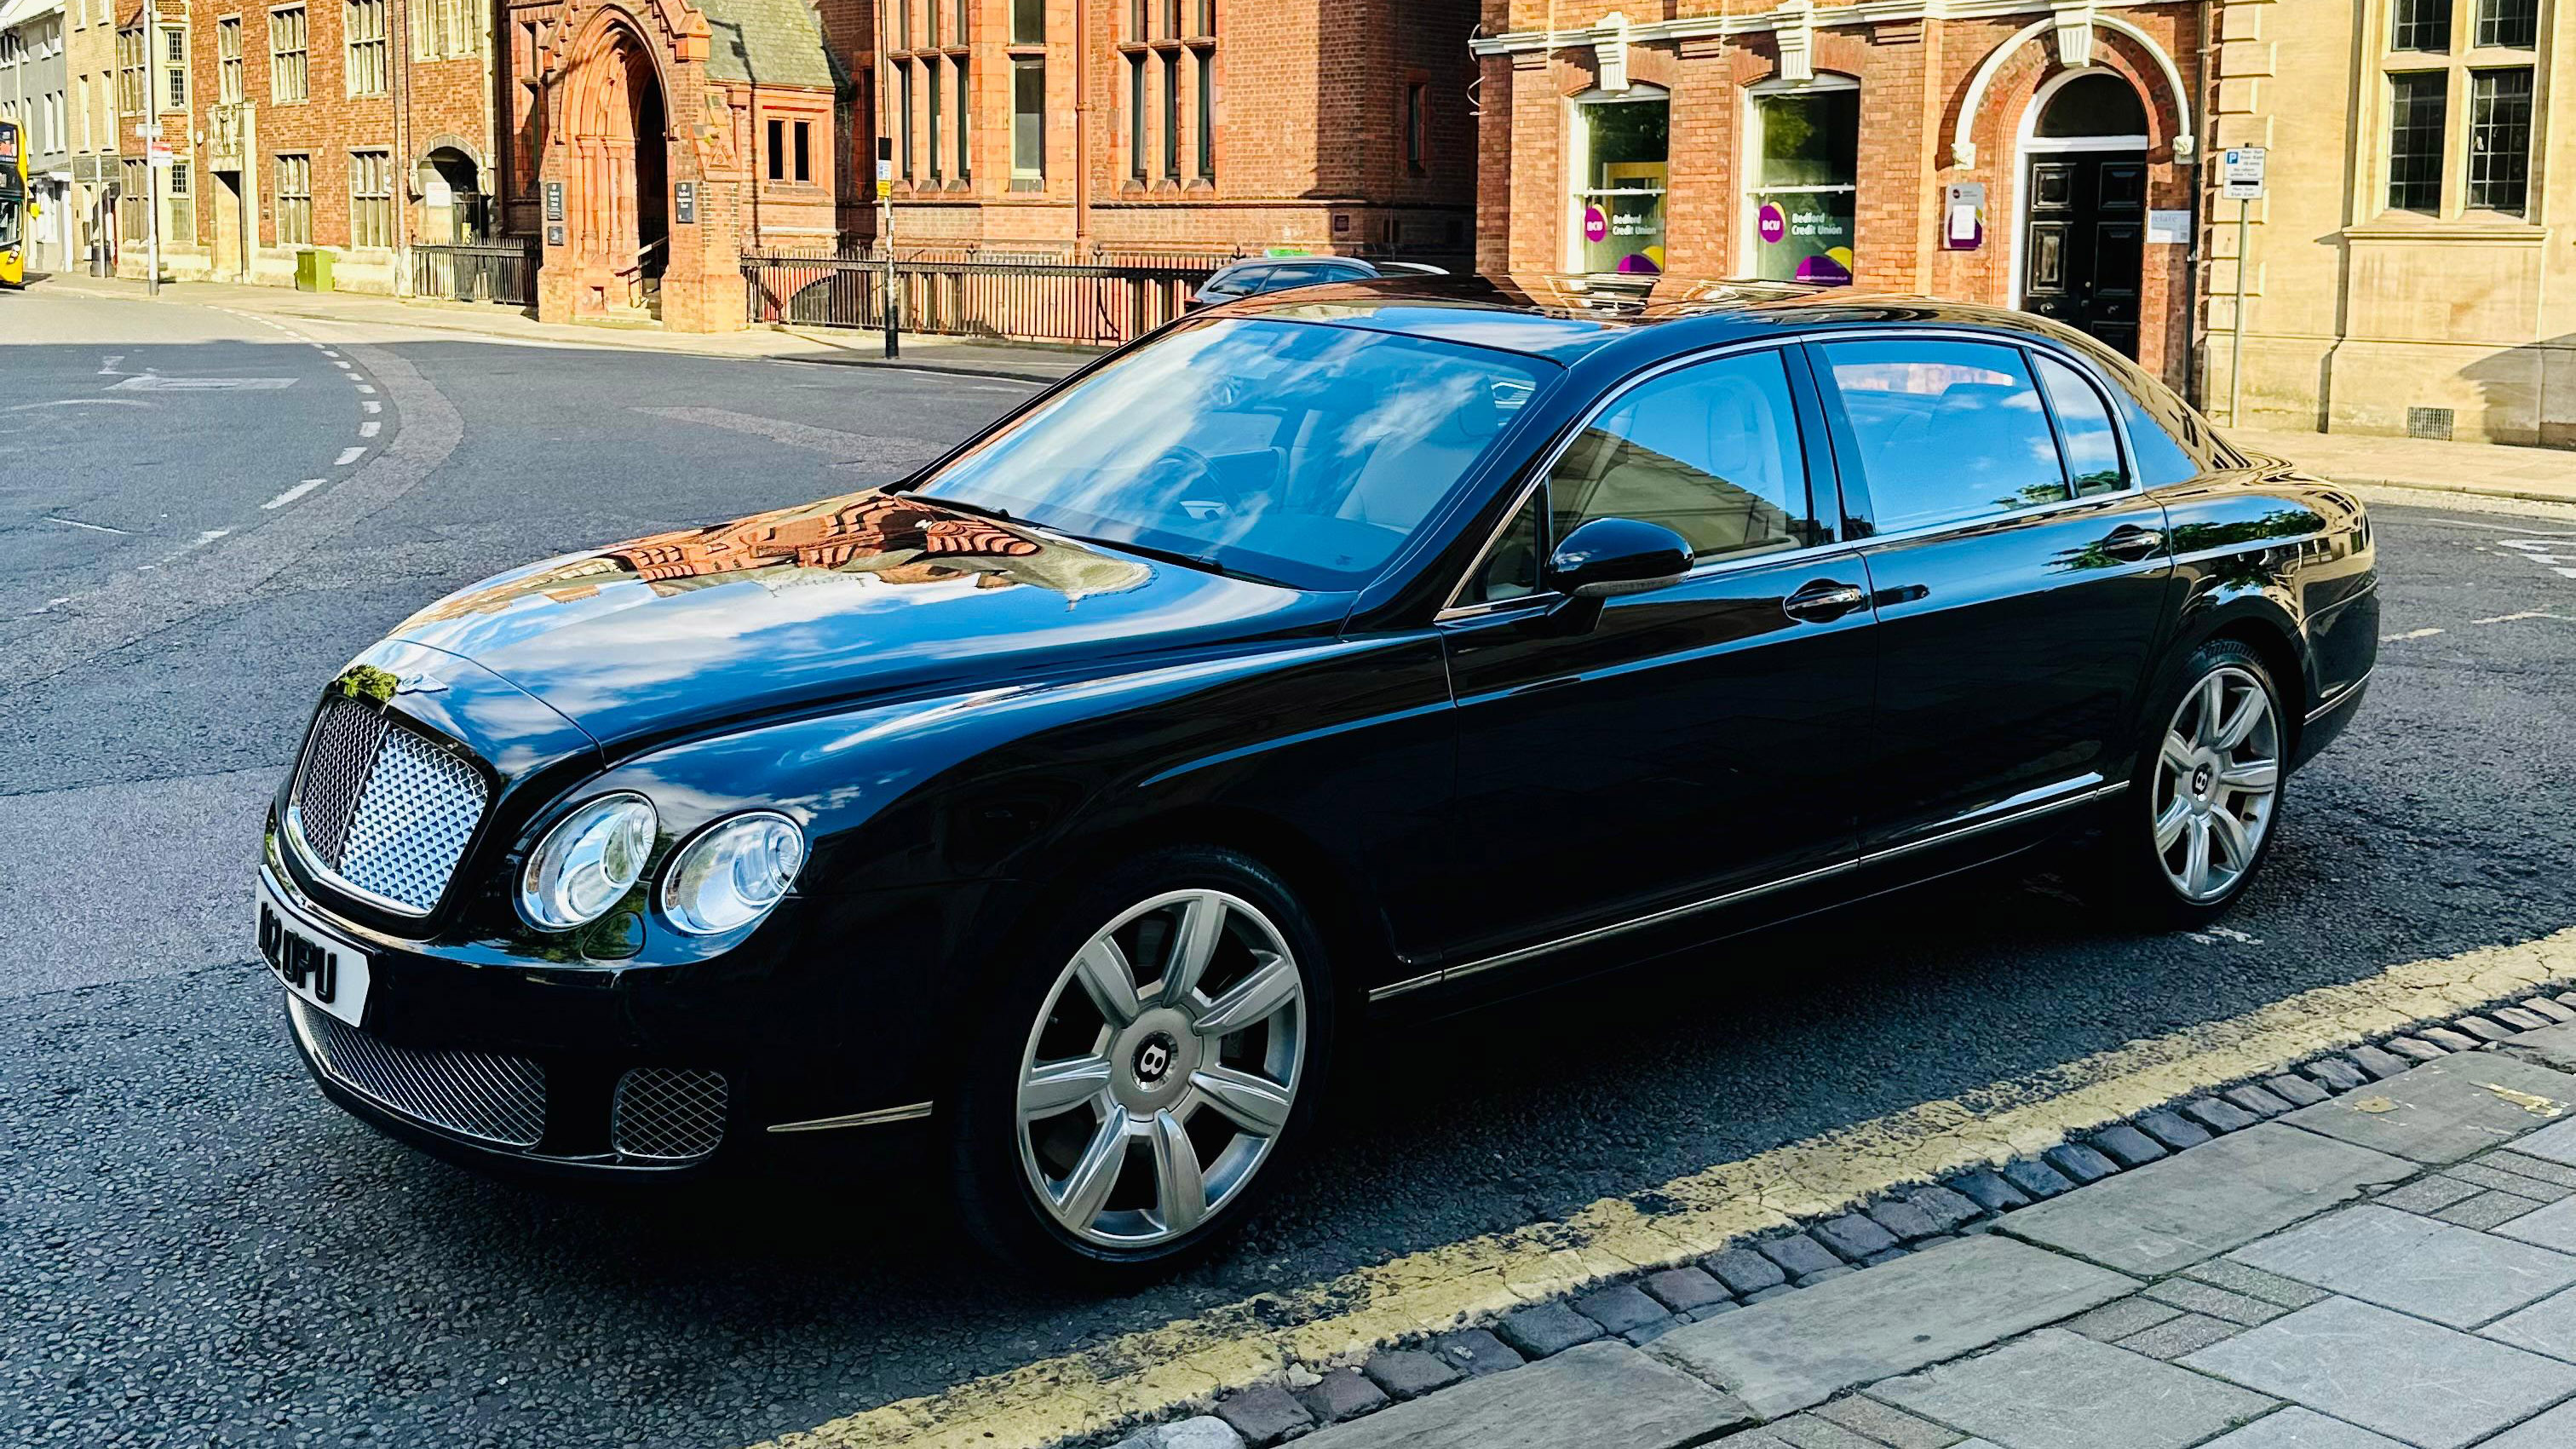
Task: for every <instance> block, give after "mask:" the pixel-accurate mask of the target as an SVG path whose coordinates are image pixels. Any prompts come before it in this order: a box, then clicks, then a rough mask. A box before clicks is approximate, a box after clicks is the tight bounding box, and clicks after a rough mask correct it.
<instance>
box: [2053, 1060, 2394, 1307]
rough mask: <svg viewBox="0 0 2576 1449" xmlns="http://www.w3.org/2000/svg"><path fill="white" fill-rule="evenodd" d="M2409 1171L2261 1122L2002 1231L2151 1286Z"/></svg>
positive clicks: (2374, 1155)
mask: <svg viewBox="0 0 2576 1449" xmlns="http://www.w3.org/2000/svg"><path fill="white" fill-rule="evenodd" d="M2339 1100H2340V1099H2339ZM2325 1105H2327V1106H2329V1107H2330V1106H2333V1105H2335V1104H2334V1103H2332V1102H2329V1103H2327V1104H2325ZM2303 1110H2307V1111H2314V1110H2317V1109H2315V1108H2307V1109H2303ZM2294 1115H2295V1114H2294ZM2415 1170H2416V1169H2415V1168H2414V1166H2413V1165H2412V1164H2410V1163H2407V1162H2404V1161H2401V1160H2399V1159H2398V1158H2395V1157H2391V1156H2389V1155H2388V1154H2386V1153H2384V1152H2375V1151H2372V1150H2370V1149H2369V1148H2366V1147H2357V1146H2354V1145H2353V1144H2351V1143H2349V1142H2341V1141H2337V1140H2335V1139H2333V1138H2330V1137H2321V1136H2319V1135H2317V1134H2316V1133H2313V1132H2301V1131H2299V1130H2298V1129H2296V1128H2294V1127H2284V1126H2282V1125H2281V1124H2280V1123H2279V1122H2264V1123H2258V1124H2257V1125H2255V1126H2252V1127H2248V1128H2246V1129H2245V1130H2244V1131H2242V1132H2234V1133H2230V1134H2228V1135H2227V1136H2225V1137H2222V1138H2219V1139H2218V1140H2216V1141H2214V1142H2209V1143H2206V1144H2204V1145H2202V1146H2199V1147H2195V1148H2192V1149H2191V1150H2190V1151H2188V1152H2181V1153H2176V1154H2175V1155H2174V1156H2172V1157H2168V1158H2166V1159H2165V1160H2163V1161H2161V1162H2150V1163H2148V1164H2147V1165H2146V1166H2144V1167H2136V1168H2131V1169H2130V1170H2129V1171H2127V1172H2124V1173H2121V1174H2120V1175H2119V1176H2117V1177H2114V1178H2110V1179H2108V1180H2106V1181H2103V1182H2097V1183H2095V1184H2093V1185H2092V1186H2091V1187H2087V1188H2084V1189H2082V1190H2080V1191H2077V1192H2073V1193H2069V1194H2067V1195H2066V1196H2064V1197H2061V1198H2057V1199H2054V1200H2053V1201H2049V1202H2044V1203H2040V1204H2038V1205H2036V1206H2034V1207H2026V1208H2023V1209H2022V1210H2021V1211H2019V1212H2017V1213H2015V1214H2013V1215H2012V1216H2011V1217H2009V1218H2006V1219H2005V1220H2004V1224H2003V1228H2002V1231H2004V1232H2007V1233H2010V1234H2012V1235H2013V1236H2015V1237H2020V1238H2026V1239H2028V1240H2030V1241H2031V1242H2034V1243H2042V1244H2045V1245H2047V1246H2049V1247H2052V1248H2059V1249H2063V1250H2064V1251H2066V1252H2069V1253H2073V1254H2075V1255H2077V1256H2078V1257H2082V1258H2089V1259H2091V1260H2092V1261H2094V1262H2096V1263H2102V1264H2106V1265H2108V1266H2110V1267H2113V1268H2117V1269H2119V1270H2120V1271H2122V1272H2124V1273H2137V1274H2141V1275H2145V1276H2149V1277H2153V1276H2157V1275H2160V1274H2165V1273H2171V1272H2174V1271H2176V1270H2177V1269H2181V1268H2186V1267H2189V1266H2190V1265H2191V1264H2193V1263H2197V1262H2199V1261H2201V1260H2202V1259H2204V1258H2213V1257H2216V1256H2217V1255H2219V1254H2221V1253H2224V1252H2226V1251H2227V1250H2228V1249H2230V1248H2235V1247H2240V1246H2242V1245H2244V1244H2246V1243H2250V1242H2252V1241H2253V1240H2254V1239H2256V1238H2259V1237H2261V1236H2263V1235H2264V1234H2265V1233H2269V1232H2273V1231H2275V1230H2277V1229H2280V1228H2283V1227H2286V1226H2288V1225H2289V1224H2291V1223H2294V1222H2297V1221H2298V1220H2299V1219H2301V1218H2304V1217H2310V1216H2313V1215H2314V1214H2316V1213H2318V1212H2321V1211H2323V1210H2324V1209H2326V1208H2329V1207H2332V1206H2334V1205H2335V1204H2336V1203H2338V1202H2342V1201H2343V1200H2345V1199H2346V1198H2350V1197H2355V1196H2358V1195H2359V1194H2360V1192H2361V1190H2362V1189H2363V1188H2365V1187H2370V1186H2375V1185H2378V1184H2382V1183H2390V1182H2396V1181H2398V1180H2400V1179H2402V1178H2404V1177H2406V1176H2408V1175H2409V1174H2411V1173H2413V1172H2414V1171H2415Z"/></svg>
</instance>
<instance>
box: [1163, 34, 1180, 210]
mask: <svg viewBox="0 0 2576 1449" xmlns="http://www.w3.org/2000/svg"><path fill="white" fill-rule="evenodd" d="M1163 176H1164V179H1166V180H1169V181H1178V180H1180V179H1181V57H1180V53H1179V52H1177V51H1165V52H1164V53H1163Z"/></svg>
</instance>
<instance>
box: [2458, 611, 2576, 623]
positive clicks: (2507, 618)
mask: <svg viewBox="0 0 2576 1449" xmlns="http://www.w3.org/2000/svg"><path fill="white" fill-rule="evenodd" d="M2516 619H2556V620H2558V621H2560V622H2561V623H2571V624H2576V619H2569V618H2568V617H2567V616H2566V615H2564V614H2553V613H2550V612H2549V611H2548V610H2546V609H2525V610H2523V611H2522V612H2521V613H2519V614H2498V615H2496V616H2495V617H2493V618H2490V619H2471V620H2470V621H2469V622H2470V623H2472V624H2510V623H2512V622H2513V621H2514V620H2516Z"/></svg>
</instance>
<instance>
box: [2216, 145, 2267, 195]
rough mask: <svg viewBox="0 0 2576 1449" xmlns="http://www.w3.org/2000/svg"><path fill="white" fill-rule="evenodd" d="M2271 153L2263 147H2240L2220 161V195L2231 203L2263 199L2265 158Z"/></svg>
mask: <svg viewBox="0 0 2576 1449" xmlns="http://www.w3.org/2000/svg"><path fill="white" fill-rule="evenodd" d="M2268 154H2269V153H2268V152H2267V151H2266V149H2265V148H2264V147H2261V146H2239V147H2237V148H2235V149H2234V150H2232V151H2229V152H2227V153H2226V154H2225V155H2224V156H2222V157H2221V158H2220V159H2219V167H2218V194H2219V195H2220V196H2221V197H2224V198H2225V199H2227V200H2229V201H2260V200H2262V199H2263V158H2264V157H2265V156H2266V155H2268Z"/></svg>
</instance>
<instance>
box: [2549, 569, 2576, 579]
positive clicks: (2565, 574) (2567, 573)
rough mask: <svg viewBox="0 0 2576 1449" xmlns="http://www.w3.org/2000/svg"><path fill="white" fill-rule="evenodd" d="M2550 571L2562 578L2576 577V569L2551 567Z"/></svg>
mask: <svg viewBox="0 0 2576 1449" xmlns="http://www.w3.org/2000/svg"><path fill="white" fill-rule="evenodd" d="M2550 572H2551V573H2553V574H2556V575H2558V576H2559V577H2560V578H2562V579H2576V569H2551V570H2550Z"/></svg>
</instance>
